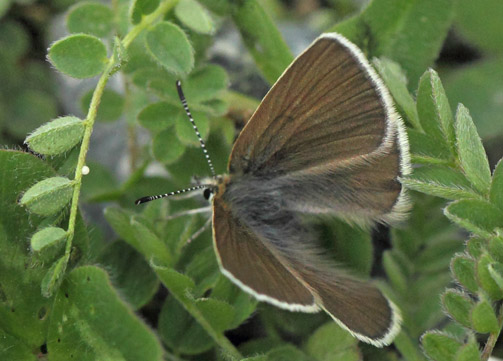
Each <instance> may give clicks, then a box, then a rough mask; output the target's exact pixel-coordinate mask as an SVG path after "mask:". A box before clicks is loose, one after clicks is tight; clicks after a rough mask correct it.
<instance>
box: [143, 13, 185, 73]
mask: <svg viewBox="0 0 503 361" xmlns="http://www.w3.org/2000/svg"><path fill="white" fill-rule="evenodd" d="M145 45H146V47H147V50H148V51H149V53H150V55H151V56H152V57H153V58H154V59H155V60H156V61H157V62H158V63H159V64H160V65H162V66H163V67H164V68H166V69H167V70H168V71H170V72H173V73H175V74H180V75H185V74H188V73H189V72H190V71H191V70H192V68H193V67H194V50H193V49H192V46H191V45H190V42H189V39H188V38H187V35H185V33H184V32H183V31H182V30H181V29H180V28H179V27H178V26H176V25H175V24H172V23H170V22H167V21H163V22H161V23H158V24H156V25H154V26H153V27H152V28H150V29H149V30H148V31H147V34H146V37H145Z"/></svg>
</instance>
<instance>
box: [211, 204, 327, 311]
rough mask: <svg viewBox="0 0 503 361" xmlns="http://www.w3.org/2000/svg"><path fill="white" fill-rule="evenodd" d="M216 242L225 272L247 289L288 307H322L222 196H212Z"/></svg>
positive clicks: (296, 308) (303, 309)
mask: <svg viewBox="0 0 503 361" xmlns="http://www.w3.org/2000/svg"><path fill="white" fill-rule="evenodd" d="M213 241H214V246H215V247H214V248H215V252H216V253H217V259H218V260H219V264H220V268H221V270H222V272H223V273H224V274H225V275H226V276H227V277H228V278H229V279H230V280H231V281H233V282H234V283H236V284H237V285H238V286H240V287H241V288H243V289H244V290H245V291H246V292H248V293H251V294H252V295H254V296H255V297H256V298H257V299H259V300H261V301H266V302H269V303H272V304H274V305H276V306H279V307H282V308H285V309H289V310H295V311H303V312H316V311H318V310H319V308H318V307H317V306H316V304H315V302H314V297H313V295H312V294H311V292H310V291H309V290H308V289H307V288H305V287H304V285H303V284H302V283H301V282H300V281H299V280H298V279H297V278H295V277H294V276H293V275H292V274H291V273H290V272H289V271H288V269H287V268H286V267H285V266H284V265H283V264H282V263H281V262H280V260H279V259H278V258H277V257H276V256H275V255H274V254H273V253H272V252H271V250H270V249H269V248H268V247H266V245H265V244H264V243H262V242H261V241H260V240H259V238H258V237H257V235H255V234H254V233H253V232H252V230H250V228H248V227H247V226H246V225H244V224H243V223H242V222H240V220H239V219H237V218H236V217H235V216H234V215H233V214H232V213H231V211H230V210H229V209H228V206H227V204H226V203H225V202H224V201H223V200H222V199H220V198H219V197H215V198H214V199H213Z"/></svg>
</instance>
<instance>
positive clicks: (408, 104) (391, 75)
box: [373, 58, 422, 130]
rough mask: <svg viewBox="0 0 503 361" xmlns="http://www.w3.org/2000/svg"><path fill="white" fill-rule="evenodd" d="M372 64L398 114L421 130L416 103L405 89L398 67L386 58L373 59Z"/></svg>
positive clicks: (404, 81) (403, 75)
mask: <svg viewBox="0 0 503 361" xmlns="http://www.w3.org/2000/svg"><path fill="white" fill-rule="evenodd" d="M373 63H374V65H375V67H376V68H377V71H378V72H379V74H380V75H381V77H382V79H383V80H384V82H385V83H386V86H387V87H388V89H389V91H390V93H391V95H392V96H393V99H395V101H396V104H397V106H398V108H399V110H400V112H401V113H402V114H404V115H405V116H406V118H407V120H408V121H409V123H410V124H411V125H412V126H413V127H414V128H415V129H416V130H422V127H421V123H420V122H419V115H418V114H417V110H416V102H415V101H414V98H413V97H412V96H411V95H410V93H409V90H408V89H407V77H406V76H405V73H404V72H403V70H402V68H401V67H400V65H399V64H398V63H396V62H394V61H392V60H390V59H387V58H381V59H378V58H375V59H374V61H373Z"/></svg>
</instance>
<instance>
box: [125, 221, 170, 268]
mask: <svg viewBox="0 0 503 361" xmlns="http://www.w3.org/2000/svg"><path fill="white" fill-rule="evenodd" d="M130 222H131V226H132V227H133V234H134V236H135V238H136V239H137V243H136V245H133V247H135V248H137V247H138V248H137V249H138V251H139V252H140V253H141V254H143V256H145V259H146V260H148V261H153V262H156V263H158V264H160V265H163V266H166V265H171V264H172V263H173V256H172V255H171V253H170V251H169V249H168V247H167V245H166V244H165V243H164V242H163V241H162V240H161V239H159V237H158V236H157V235H156V234H155V233H154V232H153V230H152V228H151V227H147V226H146V225H145V224H143V223H142V222H141V219H140V218H139V217H136V216H135V217H132V218H131V220H130Z"/></svg>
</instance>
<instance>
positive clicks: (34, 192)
mask: <svg viewBox="0 0 503 361" xmlns="http://www.w3.org/2000/svg"><path fill="white" fill-rule="evenodd" d="M72 193H73V183H72V182H71V181H70V180H69V179H68V178H63V177H52V178H47V179H44V180H43V181H40V182H38V183H36V184H35V185H33V186H32V187H31V188H30V189H28V190H27V191H26V192H25V193H24V195H23V197H22V198H21V201H20V204H21V205H22V206H26V207H27V208H28V209H29V210H30V211H31V212H33V213H36V214H39V215H42V216H50V215H51V214H54V213H56V212H58V211H59V210H61V209H63V207H65V206H66V205H67V204H68V202H69V201H70V199H71V198H72Z"/></svg>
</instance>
